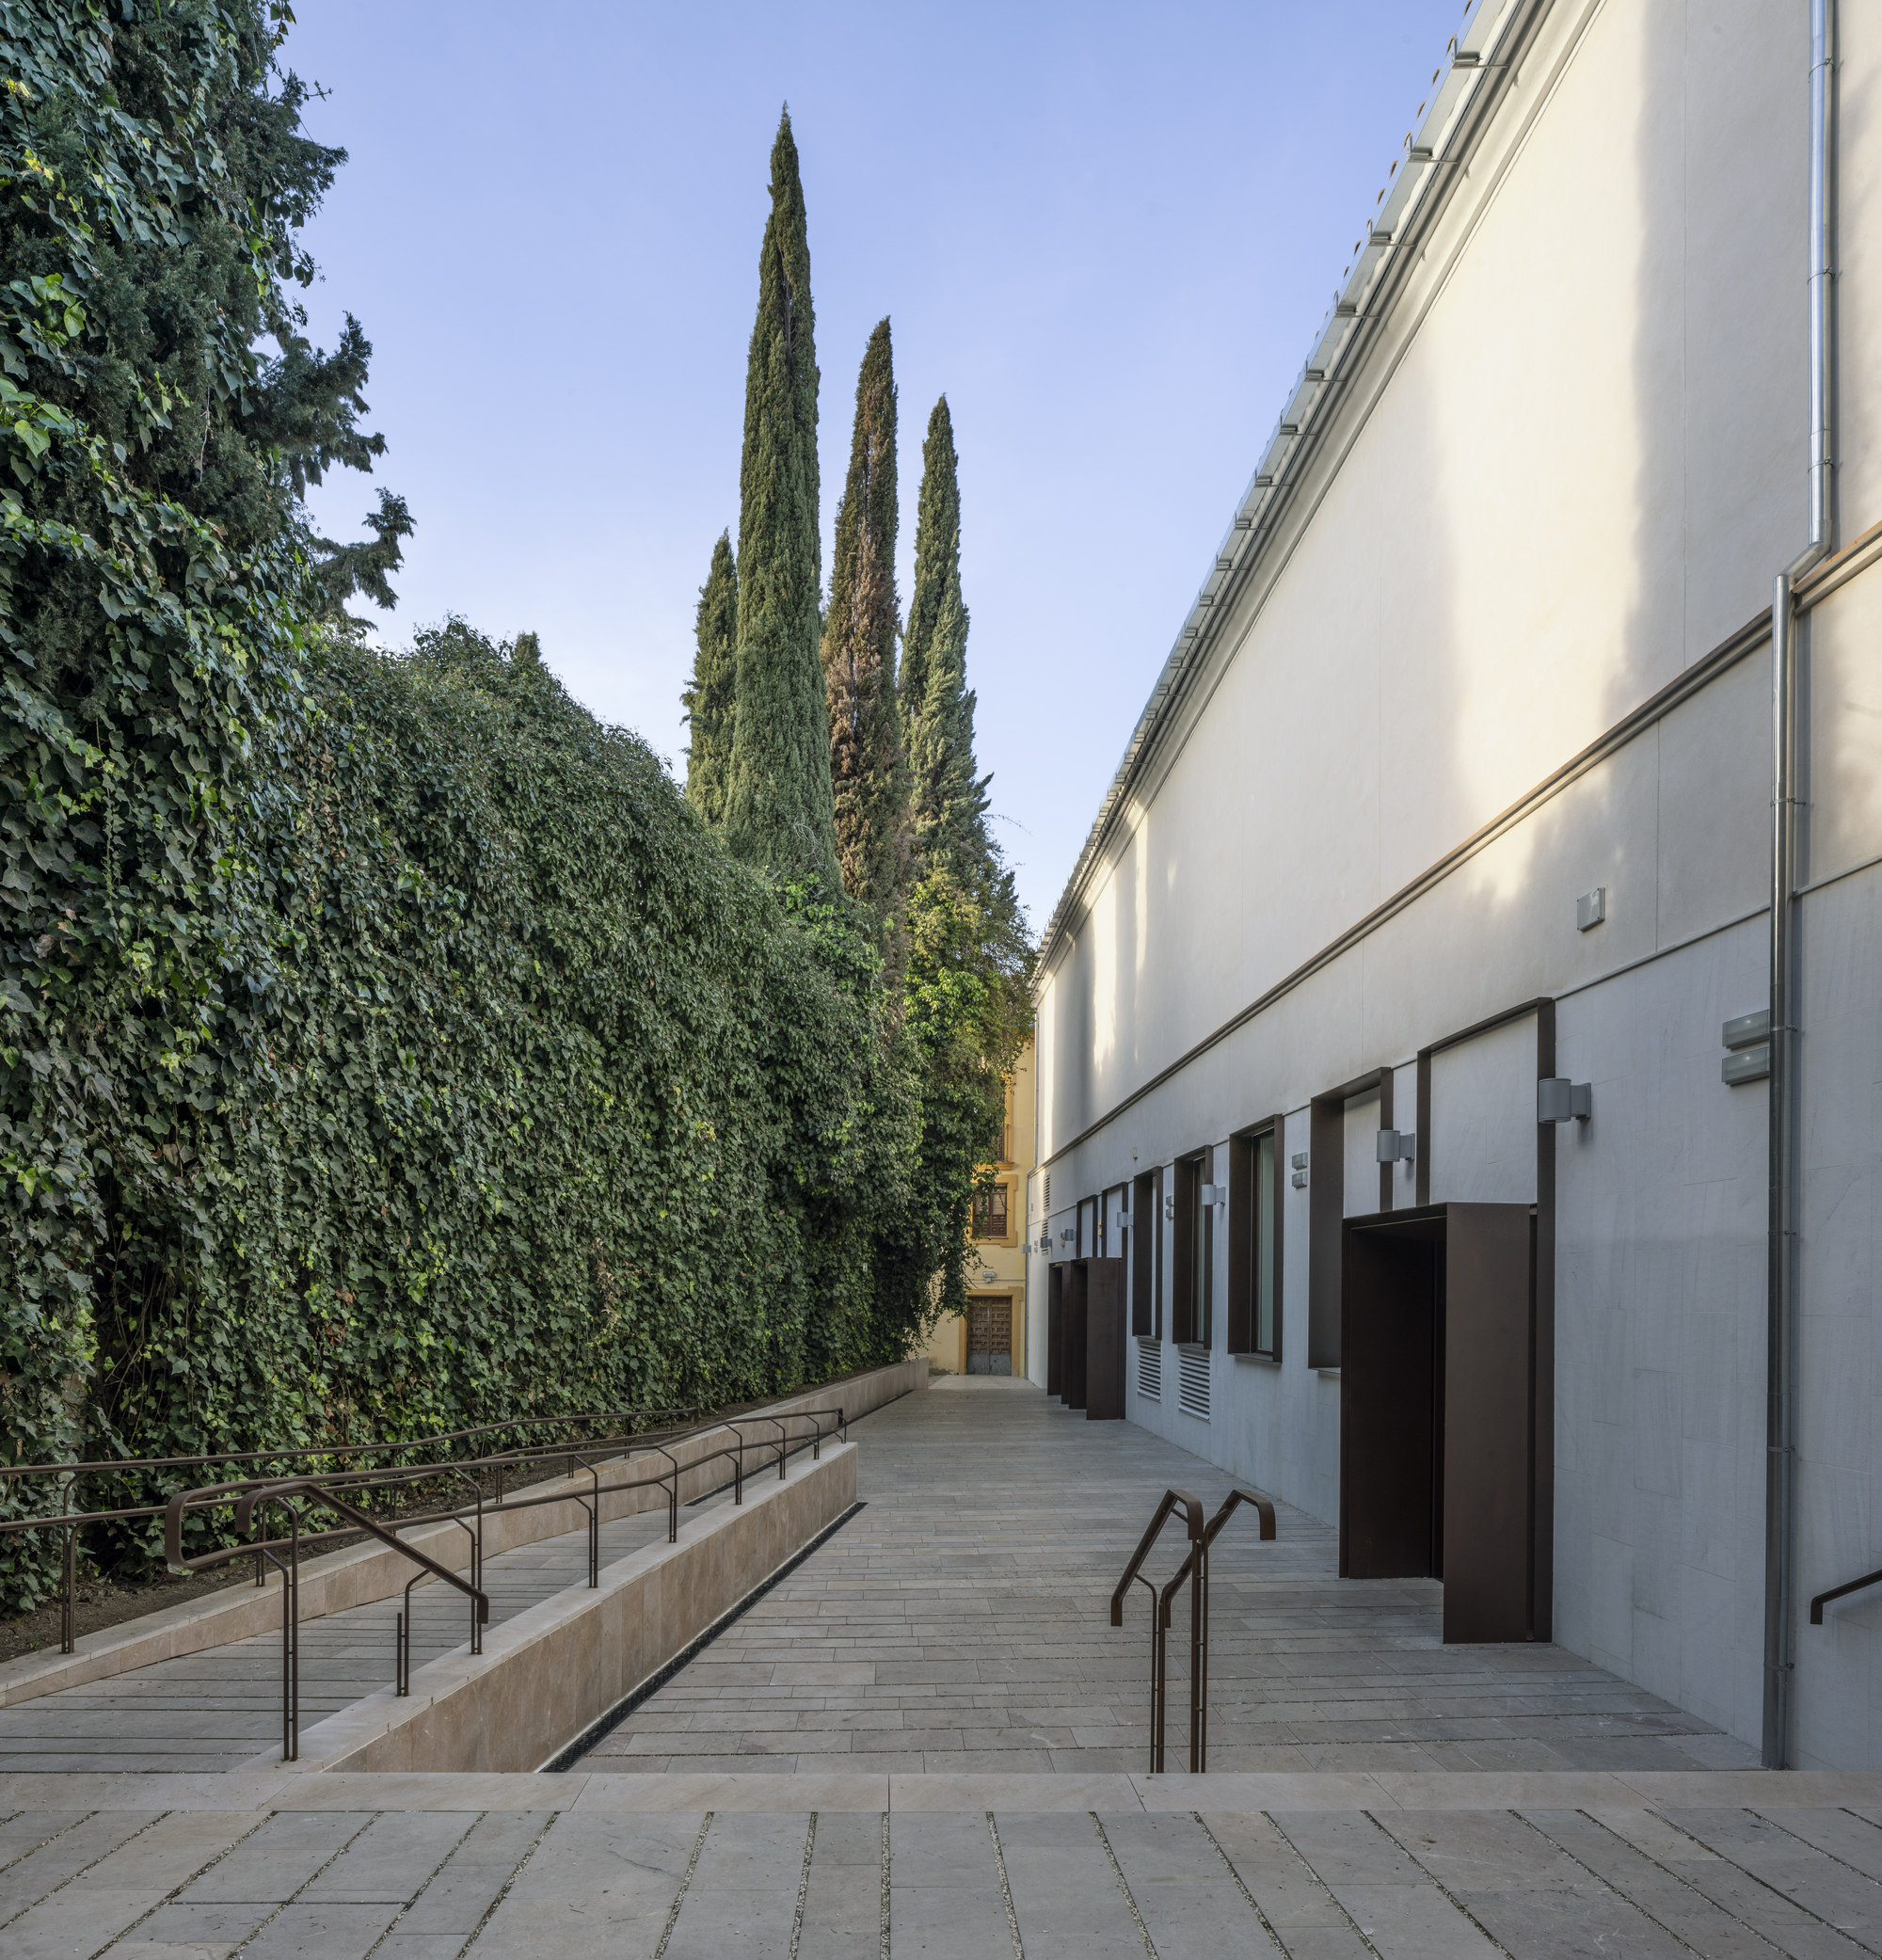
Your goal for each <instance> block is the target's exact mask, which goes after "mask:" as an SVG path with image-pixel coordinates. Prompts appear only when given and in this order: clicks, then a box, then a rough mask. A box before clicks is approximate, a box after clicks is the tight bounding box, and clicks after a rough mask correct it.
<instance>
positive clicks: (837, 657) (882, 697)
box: [823, 320, 910, 918]
mask: <svg viewBox="0 0 1882 1960" xmlns="http://www.w3.org/2000/svg"><path fill="white" fill-rule="evenodd" d="M896 516H897V513H896V482H895V356H894V351H893V348H892V347H891V344H890V341H889V327H888V322H887V321H886V320H884V321H882V322H881V323H880V324H879V325H878V326H877V327H876V329H875V331H874V332H873V333H872V334H870V336H869V346H868V348H867V349H866V351H865V352H864V355H863V366H862V372H861V373H860V374H858V376H857V377H856V421H855V429H854V433H853V436H852V438H851V440H850V473H849V477H848V480H847V481H846V482H845V484H844V486H843V500H842V502H840V503H839V504H838V505H837V550H836V556H835V559H834V561H833V563H832V565H831V567H830V611H829V613H828V615H827V617H826V619H825V621H824V628H823V686H824V693H825V697H826V699H827V702H828V706H829V711H830V782H831V790H832V794H833V797H834V799H835V805H836V815H837V866H838V868H840V870H841V871H842V874H843V888H844V889H845V890H846V891H847V892H848V893H849V894H850V896H851V897H852V898H853V899H856V900H860V901H861V902H862V903H863V904H865V905H867V906H869V909H870V910H871V911H872V912H874V913H875V914H876V915H877V916H878V917H880V918H886V917H887V916H889V915H890V914H891V913H892V912H893V911H894V910H895V908H896V906H897V904H898V903H899V901H900V900H901V895H902V893H903V891H904V889H905V888H906V885H907V882H908V868H909V862H910V821H909V806H908V769H907V764H906V760H905V758H904V757H903V753H902V741H901V714H900V712H899V711H898V709H897V704H896V684H895V643H896V634H897V629H898V626H899V624H900V622H899V620H898V617H897V614H898V611H899V609H898V607H897V604H896V596H895V534H896Z"/></svg>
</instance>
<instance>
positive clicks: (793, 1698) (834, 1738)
mask: <svg viewBox="0 0 1882 1960" xmlns="http://www.w3.org/2000/svg"><path fill="white" fill-rule="evenodd" d="M851 1435H852V1437H853V1440H854V1441H855V1442H857V1443H858V1444H859V1446H860V1449H861V1462H862V1494H863V1496H864V1497H865V1498H866V1499H867V1508H866V1509H864V1510H863V1511H862V1512H861V1513H860V1514H859V1515H858V1516H857V1517H856V1518H855V1519H853V1521H852V1522H851V1523H849V1524H848V1525H847V1526H845V1527H844V1529H843V1530H842V1531H840V1532H838V1533H837V1536H836V1537H835V1538H832V1539H831V1540H830V1541H829V1543H828V1544H826V1545H824V1546H823V1547H822V1548H821V1550H820V1551H818V1552H817V1553H816V1554H814V1555H813V1556H812V1557H811V1558H809V1559H808V1560H807V1561H806V1562H805V1564H804V1565H803V1566H802V1567H801V1568H800V1569H799V1570H797V1571H796V1572H795V1573H793V1574H792V1575H791V1576H790V1577H789V1579H787V1580H786V1581H785V1582H784V1583H783V1584H782V1585H780V1586H778V1587H777V1588H776V1589H775V1590H774V1591H773V1592H772V1593H771V1594H770V1595H768V1596H767V1597H766V1598H765V1599H764V1600H762V1601H759V1602H758V1604H757V1605H756V1606H754V1607H753V1608H752V1610H751V1611H750V1612H749V1613H748V1614H747V1615H746V1616H745V1617H744V1618H742V1620H741V1621H739V1622H738V1624H737V1625H736V1626H734V1627H733V1628H731V1629H730V1630H729V1631H728V1632H727V1633H726V1634H724V1635H722V1636H721V1638H720V1639H719V1640H718V1641H716V1642H715V1643H714V1644H713V1645H712V1646H711V1647H710V1648H709V1649H707V1650H706V1652H705V1653H704V1654H702V1655H701V1656H700V1658H699V1659H698V1660H696V1661H694V1663H693V1664H692V1665H690V1666H688V1667H687V1668H685V1669H684V1670H683V1671H682V1672H681V1673H680V1674H679V1675H678V1676H676V1677H675V1679H674V1680H673V1681H671V1682H670V1683H669V1684H668V1685H667V1686H665V1687H664V1688H662V1690H661V1691H660V1693H659V1694H657V1695H656V1696H654V1697H652V1698H651V1699H650V1700H648V1701H647V1702H646V1703H645V1704H644V1705H643V1706H642V1708H641V1709H640V1710H639V1711H638V1712H637V1713H634V1714H633V1715H632V1716H630V1718H629V1719H628V1720H627V1721H626V1722H624V1723H623V1724H622V1725H621V1726H620V1727H619V1728H618V1729H615V1730H614V1732H613V1734H611V1735H609V1736H608V1737H606V1738H605V1739H604V1740H603V1741H602V1742H601V1743H600V1745H598V1747H597V1748H596V1749H594V1750H593V1751H591V1752H590V1753H589V1755H588V1756H587V1757H586V1758H585V1759H584V1761H583V1767H585V1768H588V1769H591V1770H602V1769H620V1770H639V1771H648V1770H667V1771H695V1770H708V1769H737V1770H751V1769H761V1768H775V1769H778V1770H793V1769H794V1770H805V1769H811V1768H820V1769H828V1770H839V1769H848V1770H858V1771H880V1772H888V1773H898V1774H906V1773H912V1772H922V1771H926V1772H935V1771H964V1772H978V1771H987V1772H991V1771H998V1772H1028V1771H1080V1772H1085V1773H1091V1772H1093V1771H1141V1770H1145V1769H1147V1768H1148V1767H1149V1761H1150V1754H1149V1739H1150V1731H1149V1686H1148V1683H1149V1648H1150V1642H1149V1626H1150V1621H1149V1613H1148V1608H1147V1606H1146V1604H1145V1603H1144V1601H1145V1600H1146V1597H1147V1596H1146V1595H1145V1594H1144V1593H1143V1592H1142V1591H1141V1589H1139V1590H1138V1593H1137V1597H1136V1598H1135V1599H1134V1600H1133V1601H1131V1603H1130V1604H1129V1606H1128V1607H1127V1608H1126V1612H1125V1624H1124V1628H1123V1629H1122V1630H1113V1629H1112V1628H1111V1627H1110V1625H1109V1624H1108V1602H1109V1599H1110V1593H1111V1588H1112V1586H1115V1585H1116V1583H1117V1579H1118V1575H1119V1573H1120V1572H1121V1571H1122V1570H1124V1564H1125V1562H1126V1561H1127V1560H1128V1558H1129V1556H1130V1554H1131V1552H1132V1551H1133V1550H1134V1549H1135V1546H1136V1543H1137V1540H1138V1538H1139V1536H1140V1533H1141V1532H1142V1529H1143V1527H1144V1525H1145V1524H1146V1523H1147V1522H1149V1519H1150V1516H1151V1513H1152V1512H1153V1510H1154V1509H1155V1508H1156V1502H1157V1500H1158V1498H1159V1497H1160V1496H1161V1495H1162V1493H1163V1491H1164V1490H1165V1489H1166V1488H1168V1487H1170V1486H1172V1485H1174V1486H1178V1487H1180V1488H1183V1489H1186V1490H1192V1491H1194V1492H1196V1493H1197V1494H1198V1495H1199V1496H1200V1497H1202V1499H1203V1500H1204V1505H1205V1506H1207V1507H1208V1508H1209V1509H1210V1510H1211V1511H1213V1509H1214V1507H1215V1506H1216V1504H1217V1503H1218V1502H1220V1498H1221V1497H1222V1496H1223V1495H1224V1494H1225V1493H1226V1492H1227V1490H1229V1488H1230V1485H1229V1480H1228V1479H1227V1478H1226V1477H1224V1476H1223V1474H1221V1473H1220V1471H1219V1470H1216V1469H1215V1468H1213V1467H1212V1466H1211V1465H1209V1464H1207V1463H1205V1462H1204V1461H1203V1460H1202V1459H1201V1458H1196V1457H1191V1456H1189V1455H1188V1454H1187V1453H1186V1452H1184V1451H1182V1450H1179V1449H1177V1448H1175V1447H1174V1446H1173V1445H1172V1444H1170V1443H1167V1442H1163V1441H1161V1440H1160V1439H1159V1438H1157V1437H1155V1436H1152V1435H1150V1434H1149V1433H1148V1432H1147V1431H1145V1430H1142V1429H1140V1428H1138V1427H1136V1426H1134V1425H1131V1424H1125V1423H1092V1422H1087V1421H1086V1420H1085V1418H1084V1416H1083V1415H1082V1414H1075V1413H1073V1412H1072V1411H1070V1410H1065V1409H1062V1408H1061V1406H1060V1405H1059V1403H1058V1402H1057V1401H1056V1400H1048V1399H1047V1397H1046V1396H1045V1394H1043V1393H1042V1392H1040V1391H1039V1390H1037V1389H1035V1388H1032V1387H1031V1386H1030V1385H1029V1384H1028V1383H1024V1382H1013V1383H1008V1382H1003V1381H1000V1382H995V1381H981V1380H978V1379H976V1378H962V1377H949V1378H944V1380H943V1381H941V1382H939V1383H937V1384H935V1385H934V1386H933V1388H931V1389H930V1390H929V1391H928V1393H926V1394H917V1395H908V1396H904V1397H903V1398H902V1399H901V1401H899V1402H894V1403H891V1404H889V1405H888V1406H887V1407H886V1408H885V1409H881V1410H877V1411H876V1412H875V1413H874V1414H872V1415H870V1416H869V1417H868V1418H867V1419H865V1420H863V1421H861V1422H858V1423H855V1424H853V1425H852V1427H851ZM1277 1510H1278V1512H1279V1528H1278V1536H1277V1538H1276V1539H1275V1541H1274V1542H1272V1543H1270V1544H1266V1545H1264V1544H1261V1543H1259V1542H1258V1540H1257V1538H1256V1535H1255V1524H1254V1519H1253V1515H1252V1512H1249V1511H1246V1510H1244V1511H1242V1512H1240V1513H1239V1514H1237V1516H1236V1518H1235V1519H1234V1520H1233V1521H1232V1522H1231V1523H1230V1524H1229V1526H1228V1528H1227V1529H1226V1530H1225V1532H1224V1533H1223V1535H1222V1537H1221V1538H1219V1539H1218V1540H1217V1543H1216V1548H1215V1551H1214V1552H1213V1553H1212V1554H1211V1559H1210V1589H1211V1594H1212V1599H1213V1611H1212V1616H1211V1617H1212V1622H1213V1624H1212V1628H1211V1636H1210V1661H1209V1666H1210V1675H1209V1687H1210V1697H1209V1704H1210V1705H1209V1755H1208V1767H1209V1768H1210V1769H1211V1770H1212V1771H1236V1770H1242V1771H1249V1770H1254V1771H1280V1772H1300V1771H1314V1770H1374V1769H1401V1770H1413V1771H1428V1770H1501V1769H1544V1770H1546V1769H1555V1770H1560V1769H1597V1770H1600V1769H1637V1770H1653V1769H1662V1770H1692V1769H1728V1768H1755V1767H1756V1765H1757V1761H1758V1759H1757V1755H1756V1752H1755V1751H1753V1750H1751V1749H1749V1748H1747V1747H1746V1745H1744V1744H1742V1743H1739V1742H1737V1741H1735V1740H1734V1739H1733V1738H1731V1737H1730V1736H1726V1735H1721V1734H1720V1733H1718V1731H1717V1730H1715V1729H1710V1728H1708V1727H1707V1725H1706V1724H1704V1723H1703V1722H1700V1721H1699V1720H1697V1719H1696V1718H1695V1717H1693V1716H1691V1715H1688V1714H1686V1713H1683V1712H1682V1711H1681V1710H1679V1709H1677V1708H1674V1707H1672V1706H1670V1705H1669V1704H1668V1703H1667V1702H1664V1701H1661V1700H1660V1699H1658V1698H1657V1697H1654V1696H1652V1695H1649V1694H1647V1693H1645V1692H1644V1691H1643V1690H1641V1689H1639V1688H1636V1687H1633V1686H1630V1685H1629V1684H1628V1683H1626V1682H1624V1681H1619V1680H1617V1679H1616V1678H1615V1677H1614V1676H1613V1675H1611V1674H1608V1673H1606V1672H1604V1671H1603V1669H1601V1668H1599V1667H1595V1666H1591V1665H1589V1664H1588V1663H1587V1662H1586V1661H1583V1660H1580V1659H1578V1658H1576V1657H1575V1656H1574V1655H1572V1654H1570V1653H1566V1652H1564V1651H1563V1650H1562V1649H1560V1648H1557V1647H1553V1646H1521V1647H1467V1648H1459V1647H1451V1648H1446V1647H1445V1646H1443V1643H1442V1640H1441V1637H1440V1616H1441V1612H1442V1601H1443V1588H1442V1586H1439V1585H1438V1584H1437V1583H1436V1582H1435V1581H1429V1580H1391V1581H1371V1582H1364V1583H1360V1582H1354V1581H1350V1580H1342V1579H1340V1578H1338V1577H1337V1571H1338V1544H1337V1539H1336V1535H1335V1533H1334V1532H1333V1531H1332V1529H1330V1528H1329V1527H1328V1526H1326V1525H1324V1524H1321V1523H1319V1522H1317V1521H1316V1520H1315V1519H1312V1518H1309V1517H1307V1516H1306V1515H1305V1514H1304V1513H1302V1512H1300V1511H1296V1510H1292V1509H1289V1508H1287V1507H1286V1506H1277ZM1179 1557H1180V1550H1179V1544H1178V1534H1177V1533H1176V1531H1175V1530H1174V1528H1172V1531H1171V1532H1170V1534H1169V1536H1168V1538H1166V1540H1165V1547H1164V1549H1162V1550H1161V1551H1160V1552H1159V1553H1158V1554H1156V1555H1154V1557H1153V1561H1152V1566H1151V1570H1152V1572H1153V1574H1154V1575H1155V1576H1156V1577H1158V1578H1159V1579H1161V1578H1162V1577H1165V1576H1167V1575H1168V1574H1169V1573H1170V1572H1171V1571H1172V1570H1174V1569H1175V1566H1176V1564H1177V1561H1178V1559H1179ZM1187 1658H1188V1601H1187V1598H1186V1599H1185V1600H1184V1601H1180V1602H1179V1603H1178V1605H1177V1607H1176V1612H1175V1622H1174V1624H1173V1626H1172V1633H1171V1670H1172V1682H1171V1691H1170V1710H1171V1714H1170V1729H1169V1742H1168V1747H1169V1761H1170V1764H1171V1766H1172V1768H1176V1767H1179V1766H1181V1765H1184V1764H1187V1761H1188V1756H1187V1753H1186V1752H1187V1747H1188V1742H1187V1737H1188V1681H1187V1671H1186V1670H1187Z"/></svg>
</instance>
